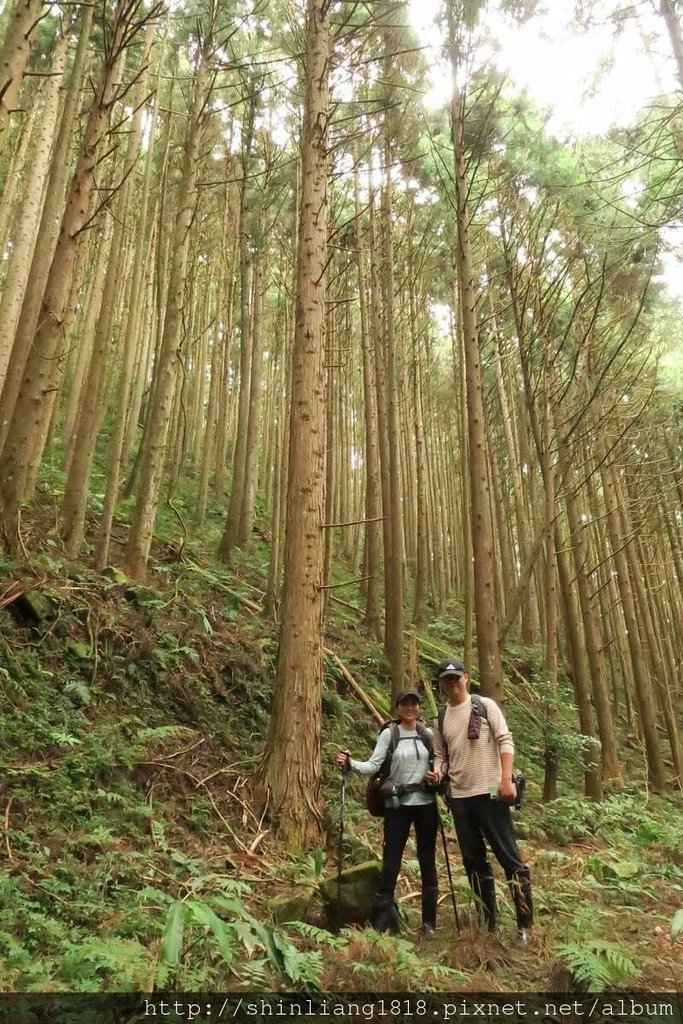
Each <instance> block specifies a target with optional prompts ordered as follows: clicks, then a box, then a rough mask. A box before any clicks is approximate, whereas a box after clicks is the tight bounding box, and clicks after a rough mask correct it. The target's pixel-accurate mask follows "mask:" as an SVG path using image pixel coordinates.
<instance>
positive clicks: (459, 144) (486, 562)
mask: <svg viewBox="0 0 683 1024" xmlns="http://www.w3.org/2000/svg"><path fill="white" fill-rule="evenodd" d="M451 31H452V32H453V29H452V28H451ZM452 38H453V37H452ZM451 49H452V69H453V81H454V83H455V82H456V81H457V73H458V61H457V57H456V48H455V43H454V42H453V41H452V43H451ZM451 131H452V141H453V156H454V171H455V187H456V198H457V223H458V243H457V249H456V267H457V273H458V284H459V298H460V308H461V316H462V328H463V339H464V349H465V375H466V381H467V395H466V400H467V419H468V456H469V473H470V499H471V508H472V512H471V515H472V552H473V560H474V615H475V621H476V626H477V656H478V657H477V660H478V664H479V678H480V681H481V689H482V693H484V694H485V695H486V696H487V697H492V698H493V699H494V700H495V701H497V702H501V701H502V699H503V673H502V668H501V662H500V650H499V648H498V619H497V615H496V605H495V566H494V553H493V523H492V522H491V505H490V494H489V483H488V472H487V465H486V419H485V410H484V394H483V387H482V379H481V361H480V352H479V333H478V330H477V319H476V309H475V297H474V268H473V262H472V250H471V243H470V216H469V208H468V187H467V179H466V172H465V155H464V149H463V131H464V111H463V104H462V97H461V95H460V92H459V90H458V89H457V87H456V88H455V89H454V94H453V99H452V102H451Z"/></svg>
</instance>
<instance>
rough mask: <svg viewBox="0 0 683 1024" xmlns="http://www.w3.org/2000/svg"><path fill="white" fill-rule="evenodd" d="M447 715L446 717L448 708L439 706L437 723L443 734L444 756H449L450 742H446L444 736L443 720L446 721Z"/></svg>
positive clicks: (441, 734)
mask: <svg viewBox="0 0 683 1024" xmlns="http://www.w3.org/2000/svg"><path fill="white" fill-rule="evenodd" d="M445 717H446V709H445V708H439V714H438V715H437V718H436V725H437V728H438V730H439V734H440V736H441V746H442V748H443V753H444V757H446V758H447V757H448V743H447V742H446V737H445V736H444V732H443V721H444V718H445Z"/></svg>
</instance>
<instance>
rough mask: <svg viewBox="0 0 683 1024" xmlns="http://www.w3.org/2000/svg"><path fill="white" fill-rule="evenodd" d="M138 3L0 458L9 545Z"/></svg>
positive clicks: (93, 134)
mask: <svg viewBox="0 0 683 1024" xmlns="http://www.w3.org/2000/svg"><path fill="white" fill-rule="evenodd" d="M132 3H133V6H132V7H131V3H129V2H127V0H122V3H120V4H119V6H118V7H117V10H116V12H115V15H114V24H113V27H112V39H111V46H110V48H109V49H108V51H107V56H106V59H105V62H104V65H103V68H102V74H101V77H100V81H99V84H98V86H97V88H96V91H95V97H94V101H93V105H92V107H91V110H90V113H89V115H88V121H87V124H86V126H85V131H84V137H83V146H82V150H81V153H80V156H79V158H78V162H77V165H76V170H75V172H74V177H73V181H72V184H71V189H70V192H69V197H68V200H67V203H66V209H65V211H64V216H63V218H62V223H61V227H60V230H59V236H58V239H57V245H56V247H55V251H54V255H53V257H52V262H51V265H50V270H49V274H48V279H47V283H46V285H45V291H44V293H43V298H42V303H41V313H40V322H39V324H38V327H37V330H36V332H35V335H34V337H33V344H32V347H31V350H30V355H29V359H28V361H27V365H26V370H25V373H24V377H23V380H22V382H21V386H20V389H19V394H18V396H17V401H16V405H15V407H14V413H13V416H12V420H11V423H10V428H9V430H8V435H7V441H6V443H5V446H4V448H3V452H2V458H1V459H0V467H1V468H2V472H0V478H1V480H2V482H1V484H0V505H1V506H2V511H1V513H0V530H1V532H2V536H3V541H4V543H5V545H6V546H7V548H8V549H11V550H15V549H16V548H17V546H18V544H19V533H18V530H19V509H20V507H21V502H22V500H23V499H24V495H25V490H26V484H27V481H28V479H29V476H30V474H31V471H32V469H33V460H35V458H36V436H37V434H39V433H41V432H42V429H43V424H44V421H45V403H46V400H48V399H49V395H50V393H51V389H52V387H53V379H54V375H55V368H54V367H55V362H56V357H57V356H58V354H59V346H60V343H61V342H62V340H63V339H62V330H61V328H62V321H63V317H64V312H65V305H66V302H67V299H68V296H69V288H70V285H71V274H72V270H73V264H74V260H75V257H76V248H77V244H78V235H79V233H80V232H81V231H82V230H83V227H84V225H85V223H86V221H87V219H88V208H89V204H90V197H91V194H92V191H93V189H94V186H95V169H96V167H97V163H98V160H99V157H100V155H101V145H102V142H103V141H104V139H105V137H106V135H107V133H108V127H109V117H110V113H111V107H112V104H113V103H114V100H115V97H116V90H117V87H118V83H117V81H116V73H115V69H116V67H117V65H118V64H119V60H120V57H121V54H122V53H123V52H124V46H125V45H126V43H127V41H129V40H130V38H131V28H132V24H131V18H132V17H133V16H134V10H135V3H134V0H132Z"/></svg>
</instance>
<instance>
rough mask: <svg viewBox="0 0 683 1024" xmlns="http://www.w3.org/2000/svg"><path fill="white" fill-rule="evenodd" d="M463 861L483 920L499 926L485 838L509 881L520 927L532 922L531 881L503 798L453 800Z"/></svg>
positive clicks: (451, 802)
mask: <svg viewBox="0 0 683 1024" xmlns="http://www.w3.org/2000/svg"><path fill="white" fill-rule="evenodd" d="M450 805H451V810H452V811H453V820H454V822H455V831H456V834H457V836H458V843H459V844H460V853H461V854H462V861H463V865H464V867H465V871H466V872H467V877H468V879H469V882H470V885H471V886H472V889H473V891H474V893H475V894H476V895H477V896H478V897H479V898H480V900H481V902H482V909H483V913H484V920H485V921H486V924H487V925H488V927H489V929H490V930H491V931H493V929H494V928H495V926H496V888H495V883H494V880H493V872H492V871H491V865H490V863H489V861H488V857H487V855H486V844H485V842H484V840H486V841H487V842H488V844H489V846H490V847H491V851H492V853H493V854H494V856H495V857H496V860H497V861H498V863H499V864H500V866H501V867H502V868H503V871H504V872H505V877H506V878H507V880H508V884H509V886H510V891H511V892H512V898H513V900H514V903H515V910H516V913H517V927H518V928H529V927H530V926H531V922H532V912H533V907H532V900H531V880H530V877H529V869H528V867H527V866H526V864H525V863H524V861H523V860H522V858H521V856H520V853H519V847H518V846H517V840H516V839H515V833H514V831H513V828H512V818H511V816H510V808H509V807H508V805H507V804H504V803H501V801H500V800H492V799H491V797H490V796H489V795H488V794H486V795H485V796H466V797H462V798H461V799H456V800H453V799H452V800H451V801H450Z"/></svg>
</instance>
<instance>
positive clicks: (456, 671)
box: [438, 658, 466, 679]
mask: <svg viewBox="0 0 683 1024" xmlns="http://www.w3.org/2000/svg"><path fill="white" fill-rule="evenodd" d="M465 671H466V670H465V666H464V665H463V663H462V662H461V661H458V660H457V659H456V658H446V660H445V661H442V662H441V664H440V665H439V673H438V675H439V679H443V677H444V676H463V675H464V674H465Z"/></svg>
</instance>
